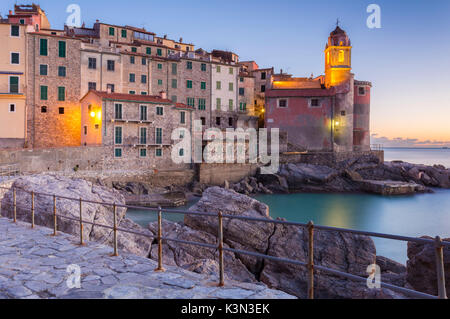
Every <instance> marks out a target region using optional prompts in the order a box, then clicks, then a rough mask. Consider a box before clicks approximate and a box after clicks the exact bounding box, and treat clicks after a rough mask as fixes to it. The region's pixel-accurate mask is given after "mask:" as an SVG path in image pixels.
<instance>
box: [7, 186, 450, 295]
mask: <svg viewBox="0 0 450 319" xmlns="http://www.w3.org/2000/svg"><path fill="white" fill-rule="evenodd" d="M0 189H6V190H11V189H12V190H13V208H14V222H16V209H17V207H19V208H23V209H29V208H30V207H23V206H19V205H17V203H16V192H17V190H20V191H23V192H26V193H28V194H31V201H32V203H31V220H32V228H34V213H35V205H34V204H35V197H36V196H51V197H53V210H54V213H53V215H54V235H55V236H56V232H57V230H56V228H57V226H56V217H57V216H59V217H60V218H62V219H68V220H72V221H75V222H79V223H80V244H81V245H83V224H89V225H92V226H98V227H103V228H108V229H112V230H113V231H114V254H113V255H114V256H117V255H118V253H117V240H116V238H117V231H122V232H126V233H131V234H135V235H138V236H144V237H148V238H152V239H157V240H158V268H157V269H156V271H164V268H163V267H162V241H163V240H164V241H173V242H178V243H181V244H188V245H196V246H201V247H205V248H210V249H216V250H217V249H218V250H219V259H220V261H219V266H221V267H220V271H219V272H220V284H219V286H223V284H224V283H223V281H224V279H223V278H224V276H223V271H224V270H223V268H224V267H223V251H229V252H233V253H237V254H243V255H249V256H253V257H259V258H263V259H269V260H274V261H278V262H284V263H291V264H296V265H300V266H305V267H308V269H310V275H309V277H310V278H309V279H310V282H309V283H308V291H309V292H310V291H311V294H310V298H313V294H314V293H313V291H314V290H313V288H314V269H317V270H322V271H324V272H328V273H331V274H334V275H337V276H341V277H344V278H347V279H350V280H353V281H360V282H362V281H364V282H367V278H364V277H360V276H356V275H353V274H349V273H345V272H341V271H338V270H335V269H331V268H327V267H324V266H320V265H314V264H313V263H314V261H313V260H312V258H310V260H309V262H308V263H306V262H302V261H298V260H291V259H287V258H281V257H274V256H270V255H265V254H260V253H255V252H250V251H244V250H237V249H233V248H229V247H224V246H223V230H222V218H227V219H239V220H246V221H253V222H264V223H271V224H281V225H289V226H298V227H303V228H308V229H310V231H309V242H310V243H313V230H314V229H319V230H324V231H332V232H338V233H352V234H357V235H366V236H370V237H379V238H386V239H392V240H399V241H407V242H416V243H420V244H434V245H435V248H436V261H437V263H436V265H437V275H438V290H439V297H437V296H433V295H430V294H426V293H422V292H418V291H415V290H411V289H407V288H403V287H398V286H395V285H391V284H387V283H380V284H381V287H385V288H387V289H390V290H392V291H396V292H400V293H404V294H406V295H409V296H412V297H417V298H431V299H437V298H443V299H446V293H445V276H444V262H443V247H450V242H447V241H442V240H441V239H440V237H436V239H435V240H433V239H426V238H415V237H407V236H399V235H390V234H383V233H374V232H366V231H359V230H353V229H346V228H337V227H330V226H316V225H314V224H313V223H312V222H310V223H309V224H304V223H298V222H289V221H284V220H274V219H264V218H256V217H247V216H233V215H227V214H223V213H222V212H219V213H218V214H217V213H210V212H192V211H184V210H172V209H171V210H163V209H162V208H161V207H159V208H151V207H141V206H132V205H126V204H116V203H107V202H98V201H92V200H84V199H82V198H73V197H68V196H62V195H61V196H60V195H56V194H48V193H42V192H33V191H27V190H25V189H23V188H18V187H10V188H8V187H0ZM56 199H65V200H71V201H77V202H79V205H80V217H79V218H73V217H68V216H62V215H59V214H57V213H56ZM82 203H91V204H97V205H103V206H111V207H114V226H108V225H102V224H96V223H95V222H88V221H83V219H82ZM0 205H1V202H0ZM9 205H10V204H7V206H9ZM2 207H3V205H1V206H0V208H2ZM117 207H122V208H127V209H128V208H131V209H142V210H147V211H151V212H155V213H158V235H149V234H145V233H141V232H137V231H133V230H128V229H122V228H119V227H117V225H116V208H117ZM163 212H164V213H168V214H183V215H197V216H209V217H219V234H218V236H219V237H218V238H219V244H218V245H213V244H207V243H198V242H191V241H184V240H179V239H174V238H168V237H164V236H162V213H163ZM312 254H313V246H312V245H311V246H310V252H309V255H312Z"/></svg>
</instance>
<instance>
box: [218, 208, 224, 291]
mask: <svg viewBox="0 0 450 319" xmlns="http://www.w3.org/2000/svg"><path fill="white" fill-rule="evenodd" d="M218 217H219V225H218V226H219V229H218V239H219V246H218V249H219V287H223V286H225V279H224V264H223V214H222V212H219V215H218Z"/></svg>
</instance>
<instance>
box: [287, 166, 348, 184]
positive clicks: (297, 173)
mask: <svg viewBox="0 0 450 319" xmlns="http://www.w3.org/2000/svg"><path fill="white" fill-rule="evenodd" d="M279 174H280V175H281V176H283V177H285V178H286V179H287V182H288V184H289V188H291V189H296V188H297V185H299V184H300V185H301V184H304V183H318V184H324V183H327V182H329V181H331V180H332V179H334V178H336V177H337V176H338V175H339V171H337V170H335V169H333V168H331V167H328V166H320V165H311V164H302V163H299V164H287V165H283V166H282V167H281V168H280V173H279Z"/></svg>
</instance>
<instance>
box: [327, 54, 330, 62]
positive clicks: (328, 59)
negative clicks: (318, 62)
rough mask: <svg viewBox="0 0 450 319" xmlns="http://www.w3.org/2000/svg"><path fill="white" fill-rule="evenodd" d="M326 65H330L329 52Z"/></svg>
mask: <svg viewBox="0 0 450 319" xmlns="http://www.w3.org/2000/svg"><path fill="white" fill-rule="evenodd" d="M327 64H330V52H327Z"/></svg>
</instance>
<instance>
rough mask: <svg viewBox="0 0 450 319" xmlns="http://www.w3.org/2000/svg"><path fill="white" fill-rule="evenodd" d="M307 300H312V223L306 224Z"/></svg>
mask: <svg viewBox="0 0 450 319" xmlns="http://www.w3.org/2000/svg"><path fill="white" fill-rule="evenodd" d="M308 299H314V223H313V222H312V221H310V222H309V223H308Z"/></svg>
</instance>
